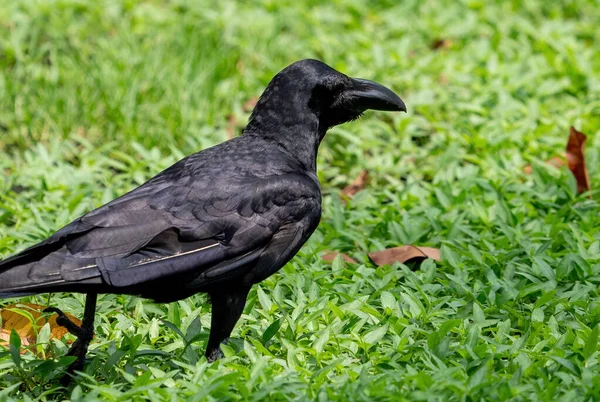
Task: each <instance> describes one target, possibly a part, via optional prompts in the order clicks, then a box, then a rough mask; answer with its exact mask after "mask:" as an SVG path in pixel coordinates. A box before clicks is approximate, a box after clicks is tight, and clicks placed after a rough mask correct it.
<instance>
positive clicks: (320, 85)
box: [0, 60, 405, 358]
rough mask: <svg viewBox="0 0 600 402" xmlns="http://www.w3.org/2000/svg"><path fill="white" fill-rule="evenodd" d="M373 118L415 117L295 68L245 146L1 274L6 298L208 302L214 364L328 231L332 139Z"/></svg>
mask: <svg viewBox="0 0 600 402" xmlns="http://www.w3.org/2000/svg"><path fill="white" fill-rule="evenodd" d="M366 109H380V110H396V111H400V110H404V111H405V106H404V104H403V103H402V101H401V100H400V98H398V97H397V96H396V95H395V94H394V93H393V92H391V91H390V90H389V89H387V88H385V87H382V86H381V85H379V84H376V83H373V82H370V81H366V80H357V79H351V78H349V77H347V76H345V75H343V74H341V73H339V72H337V71H335V70H333V69H332V68H330V67H329V66H327V65H325V64H323V63H321V62H319V61H316V60H302V61H299V62H297V63H294V64H292V65H291V66H288V67H287V68H286V69H284V70H283V71H282V72H280V73H279V74H277V75H276V76H275V77H274V78H273V80H272V81H271V83H270V84H269V86H268V87H267V89H266V90H265V92H264V93H263V95H262V96H261V98H260V100H259V101H258V103H257V105H256V108H255V110H254V111H253V113H252V116H251V118H250V121H249V123H248V126H247V127H246V129H245V130H244V134H243V135H242V136H241V137H238V138H235V139H232V140H230V141H227V142H224V143H222V144H219V145H217V146H215V147H212V148H209V149H206V150H204V151H201V152H198V153H196V154H193V155H191V156H189V157H187V158H185V159H183V160H181V161H179V162H178V163H176V164H175V165H173V166H171V167H170V168H168V169H166V170H165V171H163V172H162V173H160V174H159V175H157V176H155V177H154V178H152V179H150V180H149V181H148V182H146V183H145V184H143V185H142V186H140V187H138V188H136V189H135V190H133V191H131V192H130V193H128V194H126V195H124V196H122V197H120V198H118V199H116V200H114V201H112V202H110V203H108V204H106V205H104V206H102V207H100V208H98V209H96V210H94V211H92V212H90V213H88V214H86V215H84V216H82V217H81V218H79V219H77V220H75V221H74V222H72V223H71V224H69V225H68V226H66V227H64V228H62V229H61V230H59V231H58V232H56V233H55V234H54V235H53V236H51V237H50V238H48V239H47V240H45V241H43V242H41V243H39V244H37V245H35V246H32V247H30V248H29V249H27V250H25V251H23V252H21V253H19V254H17V255H16V256H14V257H11V258H8V259H6V260H4V261H2V262H0V297H12V296H15V295H23V294H32V293H42V292H59V291H70V292H82V293H91V294H95V293H122V294H132V295H140V296H143V297H147V298H150V299H154V300H156V301H159V302H170V301H174V300H179V299H182V298H184V297H188V296H190V295H192V294H195V293H197V292H208V293H209V294H211V299H212V303H213V313H214V314H213V328H212V329H211V337H210V340H209V347H208V350H207V356H209V358H216V357H218V354H219V349H218V345H219V343H220V342H221V341H223V340H224V339H226V338H227V337H228V336H229V334H230V332H231V329H232V328H233V325H234V324H235V322H236V321H237V320H238V318H239V315H240V314H241V309H242V308H243V304H244V302H245V298H246V295H247V293H248V290H249V289H250V287H251V286H252V285H253V284H255V283H257V282H260V281H261V280H263V279H265V278H267V277H268V276H270V275H271V274H273V273H275V272H276V271H277V270H279V269H280V268H281V267H282V266H283V265H285V264H286V263H287V262H288V261H289V260H290V259H291V258H292V257H293V256H294V255H295V254H296V253H297V252H298V250H299V249H300V247H301V246H302V245H303V244H304V242H305V241H306V240H307V239H308V238H309V237H310V235H311V234H312V232H313V231H314V230H315V228H316V227H317V225H318V223H319V219H320V216H321V193H320V187H319V182H318V179H317V176H316V156H317V149H318V146H319V143H320V142H321V140H322V139H323V137H324V135H325V132H326V131H327V129H328V128H330V127H332V126H334V125H336V124H340V123H343V122H346V121H350V120H353V119H355V118H357V117H358V116H359V115H360V114H361V113H362V112H363V111H364V110H366ZM217 313H218V314H217ZM214 326H220V328H219V329H218V330H217V329H216V328H215V327H214ZM215 334H216V335H215ZM90 339H91V338H90Z"/></svg>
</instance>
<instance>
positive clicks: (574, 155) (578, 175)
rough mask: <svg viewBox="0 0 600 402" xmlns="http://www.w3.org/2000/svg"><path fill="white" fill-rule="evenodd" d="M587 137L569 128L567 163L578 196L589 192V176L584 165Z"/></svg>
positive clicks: (573, 128)
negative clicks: (575, 181) (575, 183)
mask: <svg viewBox="0 0 600 402" xmlns="http://www.w3.org/2000/svg"><path fill="white" fill-rule="evenodd" d="M586 139H587V137H586V136H585V134H583V133H582V132H579V131H577V130H575V127H571V133H570V135H569V142H568V143H567V163H568V164H569V169H571V172H573V176H575V180H577V191H578V192H579V194H581V193H585V192H586V191H590V188H591V186H590V175H589V174H588V170H587V166H586V164H585V155H584V150H585V141H586Z"/></svg>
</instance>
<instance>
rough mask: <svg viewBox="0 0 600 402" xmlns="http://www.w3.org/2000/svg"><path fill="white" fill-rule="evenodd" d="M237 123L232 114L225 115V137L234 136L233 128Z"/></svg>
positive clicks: (230, 137)
mask: <svg viewBox="0 0 600 402" xmlns="http://www.w3.org/2000/svg"><path fill="white" fill-rule="evenodd" d="M237 123H238V121H237V119H236V118H235V116H234V115H233V114H230V115H228V116H227V137H228V138H229V139H232V138H233V137H235V128H236V126H237Z"/></svg>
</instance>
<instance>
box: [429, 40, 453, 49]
mask: <svg viewBox="0 0 600 402" xmlns="http://www.w3.org/2000/svg"><path fill="white" fill-rule="evenodd" d="M450 47H452V41H451V40H450V39H441V38H439V39H436V40H434V41H433V42H432V43H431V49H433V50H440V49H448V48H450Z"/></svg>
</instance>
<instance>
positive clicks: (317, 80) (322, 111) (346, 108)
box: [250, 59, 406, 135]
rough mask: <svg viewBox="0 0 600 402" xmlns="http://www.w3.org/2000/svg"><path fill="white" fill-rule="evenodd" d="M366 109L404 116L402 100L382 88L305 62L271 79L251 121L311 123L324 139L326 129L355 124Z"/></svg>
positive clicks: (289, 67) (298, 63)
mask: <svg viewBox="0 0 600 402" xmlns="http://www.w3.org/2000/svg"><path fill="white" fill-rule="evenodd" d="M367 109H373V110H386V111H397V112H400V111H402V112H406V106H405V105H404V102H403V101H402V99H400V97H398V95H396V94H395V93H394V92H392V91H391V90H390V89H388V88H386V87H384V86H383V85H381V84H378V83H376V82H373V81H369V80H365V79H360V78H350V77H348V76H347V75H344V74H342V73H340V72H339V71H337V70H334V69H333V68H331V67H329V66H328V65H327V64H325V63H323V62H320V61H318V60H312V59H305V60H300V61H297V62H295V63H293V64H291V65H289V66H288V67H286V68H285V69H283V70H282V71H280V72H279V73H278V74H277V75H276V76H275V77H273V79H272V80H271V82H270V83H269V85H268V86H267V89H265V91H264V93H263V94H262V96H261V98H260V100H259V102H258V103H257V105H256V108H255V110H254V112H253V113H252V116H251V119H250V120H251V123H259V124H260V123H267V122H268V123H270V124H273V123H275V121H276V122H277V123H278V124H283V125H287V126H289V125H294V124H298V123H300V122H301V121H302V122H304V123H306V122H307V121H310V120H312V121H314V122H315V123H317V124H318V126H319V127H318V128H319V130H318V131H319V132H321V135H324V133H325V131H327V129H328V128H330V127H333V126H335V125H338V124H342V123H345V122H347V121H351V120H354V119H356V118H358V117H359V116H360V115H361V114H362V113H363V112H364V111H365V110H367Z"/></svg>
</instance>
